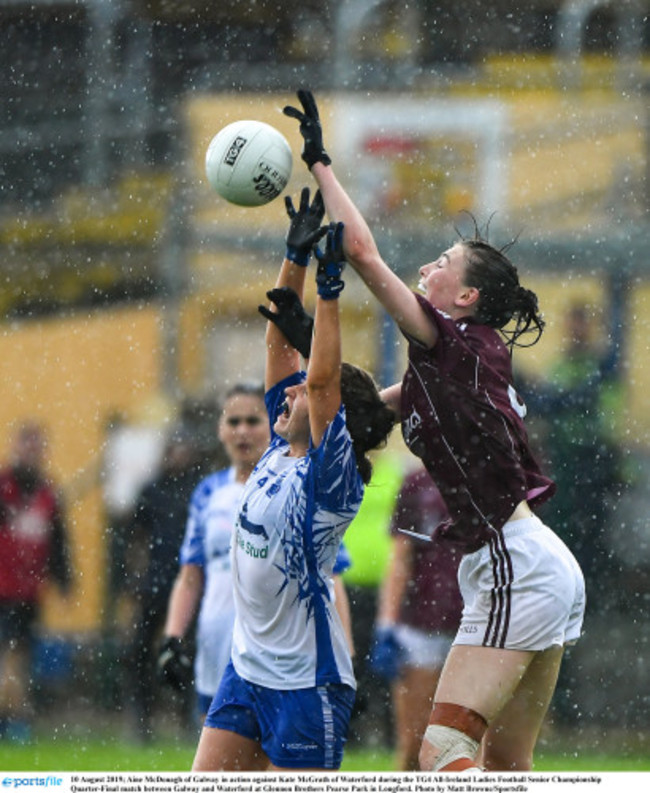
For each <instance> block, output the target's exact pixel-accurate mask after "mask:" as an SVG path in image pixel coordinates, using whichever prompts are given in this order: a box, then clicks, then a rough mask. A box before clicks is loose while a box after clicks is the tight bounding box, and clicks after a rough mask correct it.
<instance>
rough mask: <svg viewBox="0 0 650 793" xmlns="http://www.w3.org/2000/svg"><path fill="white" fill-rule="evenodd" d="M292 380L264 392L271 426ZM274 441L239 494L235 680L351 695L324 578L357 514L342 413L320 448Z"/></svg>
mask: <svg viewBox="0 0 650 793" xmlns="http://www.w3.org/2000/svg"><path fill="white" fill-rule="evenodd" d="M303 380H304V373H296V374H295V375H292V376H291V377H288V378H286V379H285V380H284V381H282V382H280V383H278V384H277V385H275V386H274V387H273V388H271V389H270V390H269V391H268V392H267V394H266V406H267V410H268V412H269V418H270V422H271V426H273V425H274V423H275V419H276V417H277V416H278V413H279V409H280V405H281V404H282V402H283V401H284V391H285V388H287V387H288V386H291V385H295V384H297V383H300V382H302V381H303ZM287 451H288V444H287V443H286V441H284V440H283V439H282V438H280V437H279V436H277V435H276V434H275V433H272V435H271V443H270V446H269V448H268V449H267V450H266V452H265V453H264V455H263V456H262V458H261V460H260V462H259V463H258V465H257V467H256V469H255V471H254V472H253V474H252V475H251V476H250V478H249V480H248V482H247V483H246V485H245V486H244V493H243V496H242V501H241V508H240V511H239V515H238V518H237V524H236V527H235V537H234V538H233V545H232V552H231V558H232V567H233V587H234V595H235V602H236V618H235V628H234V634H233V647H232V661H233V665H234V667H235V669H236V671H237V674H238V675H240V677H242V678H244V679H245V680H247V681H249V682H251V683H255V684H257V685H260V686H265V687H267V688H273V689H281V690H290V689H299V688H310V687H313V686H320V685H324V684H326V683H345V684H347V685H349V686H351V687H353V688H354V687H355V680H354V674H353V670H352V661H351V658H350V651H349V648H348V645H347V642H346V638H345V633H344V631H343V627H342V625H341V621H340V619H339V616H338V613H337V611H336V608H335V604H334V593H333V583H332V572H333V568H334V564H335V561H336V559H337V553H338V550H339V546H340V544H341V540H342V538H343V534H344V533H345V530H346V529H347V527H348V525H349V524H350V522H351V521H352V519H353V518H354V516H355V515H356V513H357V512H358V509H359V506H360V504H361V499H362V497H363V482H362V479H361V476H360V474H359V472H358V470H357V466H356V460H355V455H354V451H353V449H352V440H351V438H350V435H349V433H348V429H347V427H346V424H345V412H344V409H343V407H341V408H339V411H338V413H337V415H336V417H335V418H334V420H333V421H332V423H331V424H330V425H329V427H328V428H327V430H326V432H325V434H324V436H323V439H322V441H321V443H320V445H319V446H318V447H317V448H312V447H310V449H309V452H308V453H307V455H306V456H305V457H300V458H297V457H290V456H288V455H287Z"/></svg>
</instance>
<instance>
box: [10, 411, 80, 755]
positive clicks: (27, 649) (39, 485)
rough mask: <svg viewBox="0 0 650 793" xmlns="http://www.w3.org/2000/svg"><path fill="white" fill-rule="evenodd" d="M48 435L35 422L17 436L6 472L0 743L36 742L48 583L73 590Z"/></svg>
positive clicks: (20, 429)
mask: <svg viewBox="0 0 650 793" xmlns="http://www.w3.org/2000/svg"><path fill="white" fill-rule="evenodd" d="M45 448H46V440H45V434H44V431H43V429H42V427H41V426H40V425H38V424H37V423H34V422H28V423H25V424H23V425H22V426H21V427H20V428H19V429H18V432H17V433H16V436H15V439H14V444H13V453H12V459H11V462H10V464H9V467H8V468H6V469H5V470H4V471H2V472H0V738H3V739H5V740H9V741H16V742H26V741H28V740H29V739H30V735H31V721H32V718H33V703H32V702H31V690H30V689H31V668H32V647H33V641H34V633H35V628H36V626H37V624H38V621H39V617H40V606H41V596H42V593H43V587H44V584H45V583H46V581H47V580H48V578H51V579H53V580H54V581H55V582H56V583H57V584H58V586H59V588H60V589H61V592H62V593H63V594H67V593H68V592H69V589H70V585H71V578H72V574H71V564H70V551H69V546H68V539H67V533H66V527H65V524H64V519H63V508H62V503H61V499H60V496H59V495H58V494H57V493H56V492H55V490H54V488H53V487H52V484H51V483H50V482H49V481H48V479H47V477H46V474H45V470H44V455H45Z"/></svg>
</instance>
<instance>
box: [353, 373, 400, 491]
mask: <svg viewBox="0 0 650 793" xmlns="http://www.w3.org/2000/svg"><path fill="white" fill-rule="evenodd" d="M341 401H342V402H343V405H344V407H345V423H346V425H347V428H348V432H349V433H350V437H351V438H352V446H353V449H354V454H355V457H356V461H357V469H358V470H359V474H360V475H361V478H362V479H363V482H364V484H368V482H369V481H370V477H371V476H372V464H371V462H370V460H369V459H368V457H367V456H366V452H368V451H370V449H377V448H378V447H380V446H383V445H384V444H385V443H386V441H387V439H388V436H389V435H390V432H391V430H392V429H393V425H394V424H395V413H394V411H393V410H391V408H389V407H388V405H387V404H386V403H385V402H384V401H383V400H382V399H381V397H380V396H379V390H378V388H377V385H376V383H375V381H374V380H373V379H372V377H371V376H370V374H368V372H366V371H365V370H364V369H360V368H359V367H358V366H353V365H352V364H350V363H344V364H343V365H342V367H341Z"/></svg>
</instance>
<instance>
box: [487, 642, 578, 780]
mask: <svg viewBox="0 0 650 793" xmlns="http://www.w3.org/2000/svg"><path fill="white" fill-rule="evenodd" d="M563 652H564V649H563V648H562V647H552V648H550V649H548V650H545V651H544V652H539V653H536V654H535V657H534V658H533V660H532V661H531V662H530V665H529V666H528V669H527V670H526V673H525V675H524V676H523V678H522V680H521V682H520V684H519V686H518V687H517V689H516V691H515V693H514V695H513V697H512V699H511V700H510V701H509V702H508V703H506V705H505V706H504V708H503V710H502V711H501V713H499V715H498V716H497V717H496V718H495V719H494V720H493V721H492V722H491V724H490V726H489V728H488V730H487V732H486V733H485V736H484V737H483V743H482V746H481V750H482V751H481V765H482V766H483V767H484V768H485V769H486V770H487V771H530V770H531V769H532V766H533V752H534V749H535V744H536V743H537V739H538V737H539V733H540V730H541V728H542V724H543V722H544V718H545V716H546V713H547V711H548V708H549V705H550V703H551V698H552V696H553V692H554V691H555V685H556V683H557V677H558V673H559V670H560V662H561V660H562V655H563Z"/></svg>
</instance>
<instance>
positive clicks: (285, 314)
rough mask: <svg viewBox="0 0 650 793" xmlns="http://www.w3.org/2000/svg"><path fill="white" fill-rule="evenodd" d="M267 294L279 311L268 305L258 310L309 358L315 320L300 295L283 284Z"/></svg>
mask: <svg viewBox="0 0 650 793" xmlns="http://www.w3.org/2000/svg"><path fill="white" fill-rule="evenodd" d="M266 296H267V297H268V299H269V300H272V301H273V302H274V303H275V305H276V307H277V309H278V310H277V312H276V313H274V312H273V311H270V310H269V309H268V308H267V307H266V306H258V307H257V310H258V311H259V312H260V314H261V315H262V316H263V317H266V319H268V320H269V322H272V323H273V324H274V325H277V327H278V328H279V329H280V330H281V331H282V333H284V335H285V336H286V339H287V341H288V342H289V344H290V345H291V346H292V347H294V348H295V349H296V350H298V352H299V353H300V354H301V355H302V357H303V358H309V353H310V352H311V336H312V332H313V330H314V320H313V317H310V316H309V314H308V313H307V312H306V311H305V309H304V308H303V306H302V303H301V302H300V298H299V297H298V295H297V294H296V293H295V292H294V291H293V289H291V287H290V286H281V287H278V288H276V289H271V290H270V291H269V292H267V293H266Z"/></svg>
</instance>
